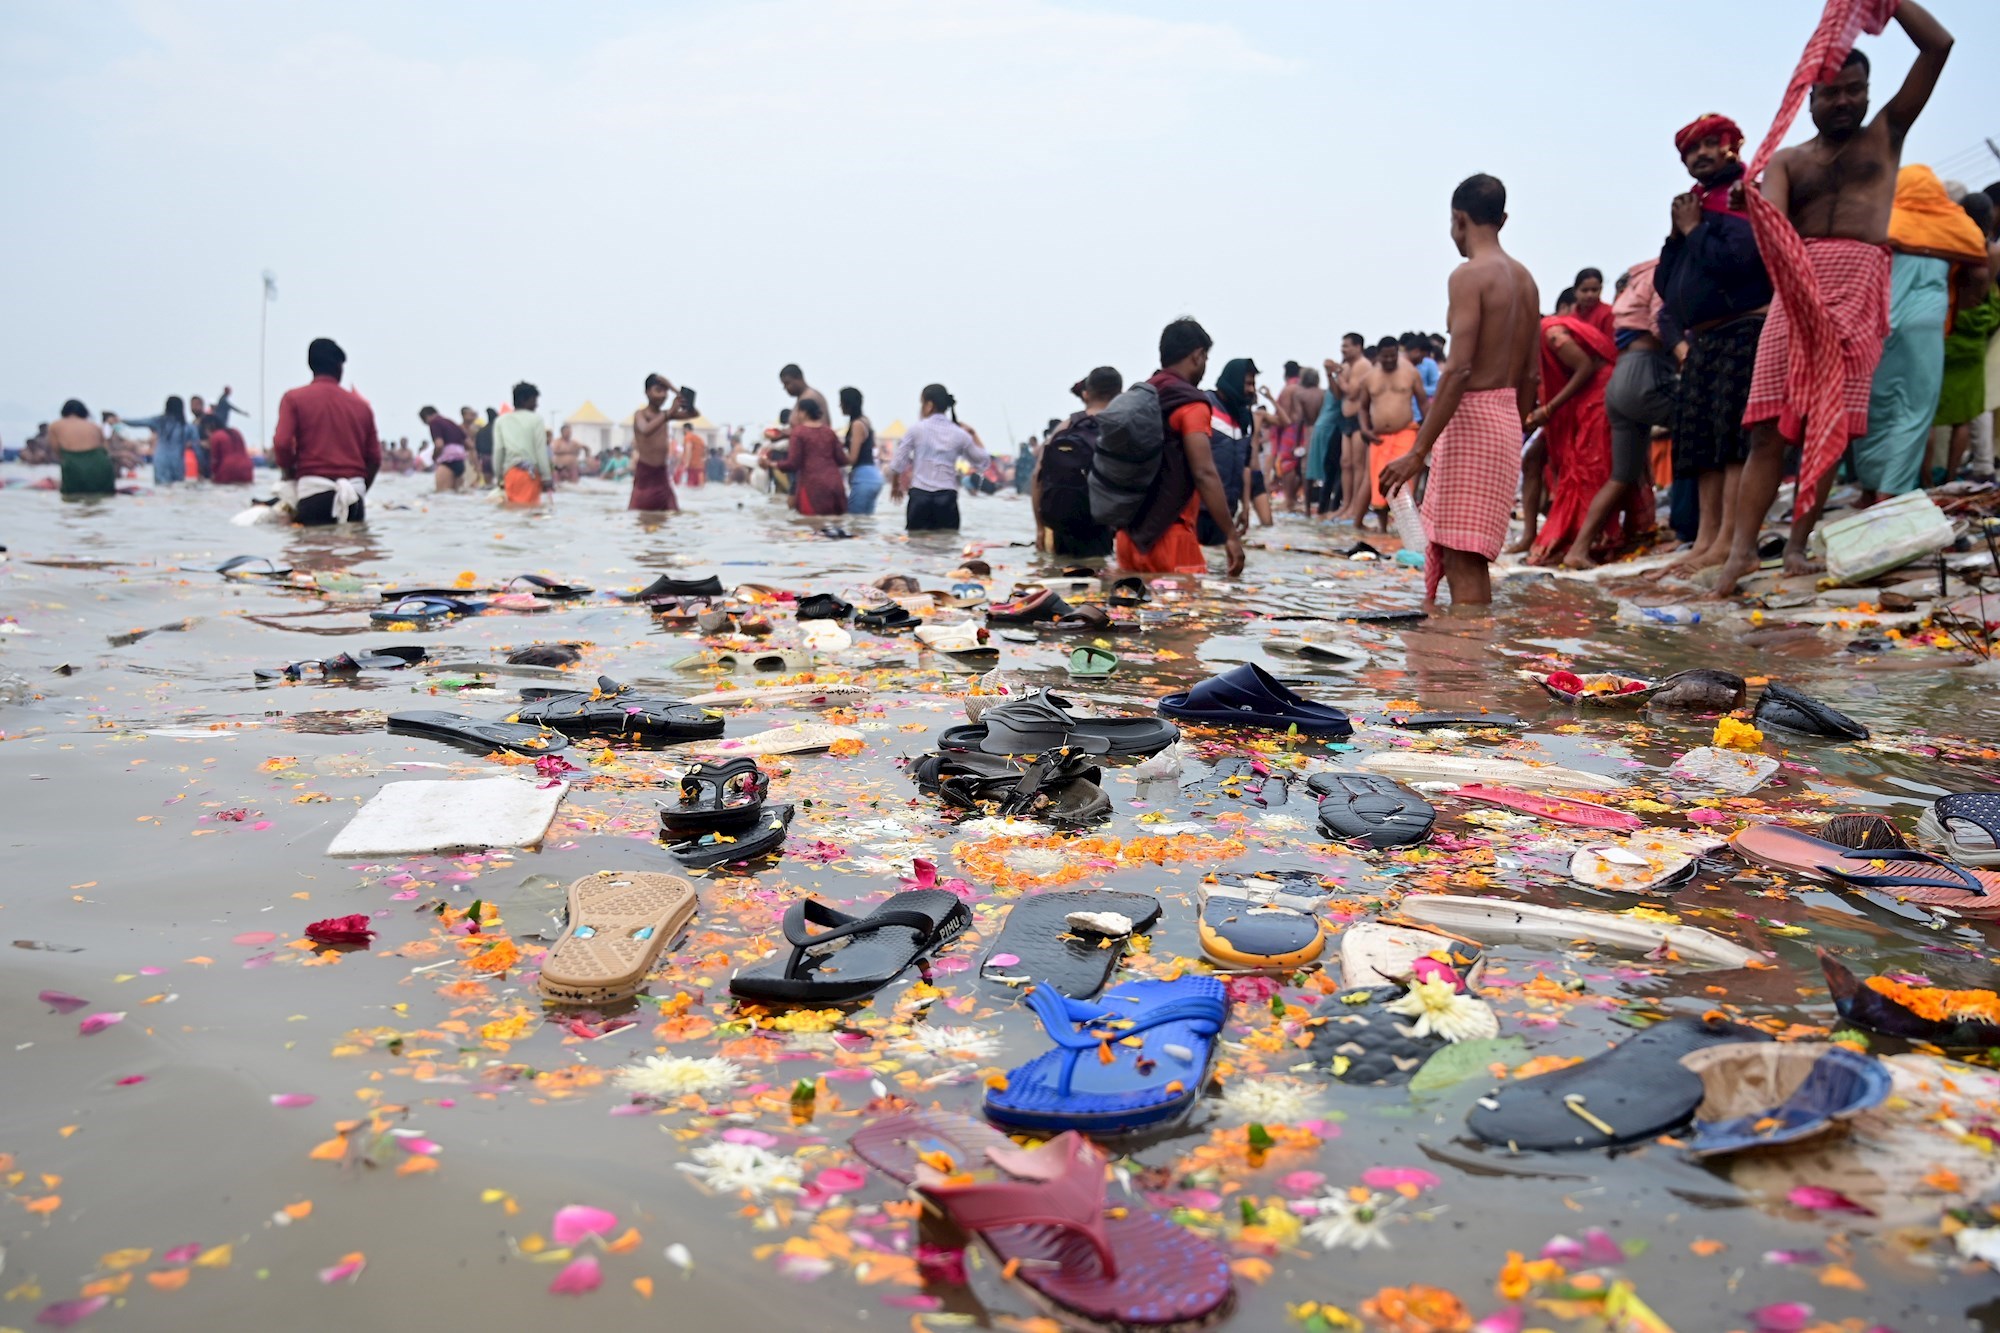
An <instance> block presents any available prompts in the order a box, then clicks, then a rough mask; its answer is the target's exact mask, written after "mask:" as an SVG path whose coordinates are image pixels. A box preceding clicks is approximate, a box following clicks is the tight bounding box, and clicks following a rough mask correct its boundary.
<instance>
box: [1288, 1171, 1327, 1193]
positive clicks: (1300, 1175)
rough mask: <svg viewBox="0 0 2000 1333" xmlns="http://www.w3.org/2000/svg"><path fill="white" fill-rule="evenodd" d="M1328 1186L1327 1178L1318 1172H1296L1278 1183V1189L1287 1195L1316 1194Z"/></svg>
mask: <svg viewBox="0 0 2000 1333" xmlns="http://www.w3.org/2000/svg"><path fill="white" fill-rule="evenodd" d="M1324 1184H1326V1176H1325V1175H1323V1174H1322V1173H1320V1172H1318V1171H1294V1172H1292V1173H1291V1174H1290V1175H1288V1176H1286V1177H1285V1178H1284V1179H1283V1180H1280V1181H1279V1182H1278V1188H1279V1189H1281V1190H1283V1191H1284V1192H1285V1193H1287V1194H1315V1193H1318V1191H1319V1187H1320V1186H1321V1185H1324Z"/></svg>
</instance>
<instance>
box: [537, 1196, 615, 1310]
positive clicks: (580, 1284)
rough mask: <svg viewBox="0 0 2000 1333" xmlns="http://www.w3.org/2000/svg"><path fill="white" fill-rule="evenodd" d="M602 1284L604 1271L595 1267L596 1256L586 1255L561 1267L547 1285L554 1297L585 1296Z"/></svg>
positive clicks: (607, 1214)
mask: <svg viewBox="0 0 2000 1333" xmlns="http://www.w3.org/2000/svg"><path fill="white" fill-rule="evenodd" d="M565 1211H567V1210H565ZM589 1211H592V1212H595V1211H596V1210H595V1209H591V1210H589ZM557 1216H561V1214H557ZM605 1216H607V1217H609V1216H610V1214H609V1213H606V1214H605ZM603 1283H604V1271H603V1270H602V1269H601V1268H599V1267H598V1265H597V1256H596V1255H594V1254H586V1255H584V1256H583V1257H582V1258H580V1259H572V1260H570V1261H569V1262H568V1263H567V1264H565V1265H563V1271H562V1272H560V1273H557V1274H556V1277H555V1281H553V1282H551V1283H549V1291H550V1293H551V1294H552V1295H556V1296H585V1295H588V1294H589V1293H591V1292H593V1291H596V1290H597V1289H598V1287H600V1286H601V1285H603Z"/></svg>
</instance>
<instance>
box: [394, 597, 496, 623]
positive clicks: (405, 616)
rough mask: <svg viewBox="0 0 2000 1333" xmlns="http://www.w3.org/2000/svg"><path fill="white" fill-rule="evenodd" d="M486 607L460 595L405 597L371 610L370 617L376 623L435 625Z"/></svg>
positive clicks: (473, 613) (484, 604)
mask: <svg viewBox="0 0 2000 1333" xmlns="http://www.w3.org/2000/svg"><path fill="white" fill-rule="evenodd" d="M485 609H486V603H484V602H470V601H466V600H465V599H464V598H460V597H428V596H417V597H404V598H401V599H399V600H398V601H396V602H395V603H394V604H392V605H390V606H385V607H383V608H381V609H380V610H377V611H370V612H369V613H368V619H369V621H370V622H371V623H373V624H376V625H393V624H396V623H398V622H401V621H413V622H415V623H416V624H419V625H435V624H437V623H438V622H440V621H445V620H452V619H455V618H456V617H458V616H470V615H477V614H478V613H479V612H481V611H484V610H485Z"/></svg>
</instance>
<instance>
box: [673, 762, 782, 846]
mask: <svg viewBox="0 0 2000 1333" xmlns="http://www.w3.org/2000/svg"><path fill="white" fill-rule="evenodd" d="M770 791H771V779H770V778H768V777H766V776H765V775H764V770H762V769H760V768H758V767H757V762H756V761H755V760H754V759H748V758H744V757H741V756H739V757H737V758H735V759H725V760H723V761H722V762H721V763H717V764H696V765H695V766H694V767H693V768H691V769H689V770H688V771H687V772H685V773H683V774H681V783H680V796H679V799H678V800H677V801H675V802H674V803H673V804H671V805H665V804H663V805H661V806H660V827H661V828H663V829H665V830H666V831H667V832H668V833H671V834H675V835H678V836H680V837H683V838H685V837H690V836H699V835H700V834H703V833H713V832H715V831H717V830H722V831H724V832H727V831H729V830H732V829H740V828H743V827H746V826H747V825H749V824H752V823H755V822H756V819H757V815H758V812H759V811H761V810H762V809H763V808H764V799H765V797H767V796H768V795H770Z"/></svg>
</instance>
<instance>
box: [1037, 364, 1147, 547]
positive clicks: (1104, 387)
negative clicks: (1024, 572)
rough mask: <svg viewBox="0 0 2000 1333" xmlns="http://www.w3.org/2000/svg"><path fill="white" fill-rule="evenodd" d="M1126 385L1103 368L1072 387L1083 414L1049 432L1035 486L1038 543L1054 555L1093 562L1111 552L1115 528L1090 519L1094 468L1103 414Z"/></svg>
mask: <svg viewBox="0 0 2000 1333" xmlns="http://www.w3.org/2000/svg"><path fill="white" fill-rule="evenodd" d="M1124 387H1125V377H1124V376H1122V375H1120V374H1119V373H1118V371H1117V370H1116V369H1115V368H1114V367H1111V366H1099V367H1098V368H1097V369H1095V370H1093V371H1091V372H1090V373H1089V374H1088V375H1086V376H1084V377H1083V378H1082V379H1080V380H1078V381H1077V382H1076V383H1075V384H1073V385H1071V386H1070V392H1071V393H1073V394H1075V395H1076V396H1077V397H1078V398H1081V399H1082V400H1083V410H1082V411H1081V412H1077V413H1073V414H1072V415H1071V416H1070V418H1069V420H1068V421H1063V422H1058V423H1057V424H1055V425H1054V426H1051V427H1050V429H1049V438H1048V441H1047V442H1046V443H1045V444H1043V445H1042V458H1041V463H1040V465H1039V466H1037V467H1036V469H1035V472H1034V477H1033V480H1032V481H1031V482H1030V483H1029V487H1028V499H1029V502H1030V503H1031V504H1033V506H1034V510H1035V543H1036V545H1038V546H1040V547H1041V548H1042V549H1043V550H1044V551H1047V552H1049V553H1050V554H1052V555H1066V556H1070V557H1073V558H1077V559H1084V560H1093V559H1096V558H1097V557H1099V556H1106V555H1110V554H1111V530H1110V529H1109V528H1106V527H1105V526H1104V525H1103V524H1101V523H1099V522H1098V521H1097V520H1096V519H1094V518H1092V517H1091V516H1090V464H1091V459H1092V457H1093V456H1094V455H1095V454H1096V453H1097V440H1098V435H1099V425H1098V420H1097V414H1098V413H1099V412H1102V411H1103V410H1104V409H1105V408H1107V407H1109V406H1111V400H1112V399H1114V398H1116V397H1117V396H1118V393H1119V390H1121V389H1123V388H1124Z"/></svg>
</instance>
